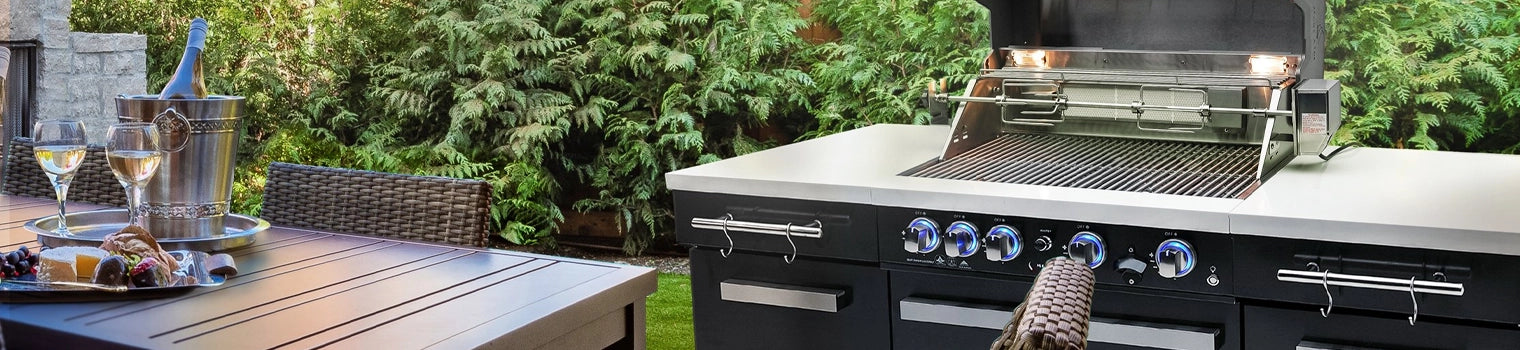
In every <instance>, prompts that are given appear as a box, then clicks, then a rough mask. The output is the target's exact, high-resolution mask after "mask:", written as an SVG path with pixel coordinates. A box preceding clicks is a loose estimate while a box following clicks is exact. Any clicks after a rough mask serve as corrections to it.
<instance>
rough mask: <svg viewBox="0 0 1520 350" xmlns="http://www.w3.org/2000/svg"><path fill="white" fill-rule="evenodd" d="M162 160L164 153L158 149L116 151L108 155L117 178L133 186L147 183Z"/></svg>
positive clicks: (107, 157) (112, 170) (107, 158)
mask: <svg viewBox="0 0 1520 350" xmlns="http://www.w3.org/2000/svg"><path fill="white" fill-rule="evenodd" d="M162 160H163V153H160V152H158V151H116V152H111V153H110V154H107V155H106V161H108V162H110V163H111V172H112V173H115V174H116V180H117V181H121V183H123V184H128V185H132V186H143V185H147V184H148V180H150V179H152V178H153V173H154V172H157V171H158V163H159V161H162Z"/></svg>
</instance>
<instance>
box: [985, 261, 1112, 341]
mask: <svg viewBox="0 0 1520 350" xmlns="http://www.w3.org/2000/svg"><path fill="white" fill-rule="evenodd" d="M1092 293H1093V271H1092V269H1091V268H1088V267H1087V265H1086V264H1082V263H1080V262H1077V261H1076V260H1071V259H1068V258H1065V257H1057V258H1055V259H1050V261H1047V262H1045V268H1044V269H1042V270H1040V275H1039V276H1038V277H1035V280H1034V286H1033V287H1030V288H1029V294H1028V295H1026V296H1025V297H1024V303H1023V304H1020V305H1019V307H1018V309H1015V310H1014V312H1013V320H1011V321H1009V322H1008V325H1007V326H1005V327H1003V335H1002V336H999V337H998V339H997V340H996V341H994V342H993V343H992V350H1006V349H1019V350H1031V349H1039V350H1047V349H1050V350H1055V349H1059V350H1075V349H1085V348H1087V321H1088V318H1089V317H1090V314H1091V312H1092Z"/></svg>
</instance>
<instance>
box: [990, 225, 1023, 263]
mask: <svg viewBox="0 0 1520 350" xmlns="http://www.w3.org/2000/svg"><path fill="white" fill-rule="evenodd" d="M1023 249H1024V242H1023V241H1021V240H1019V230H1018V229H1015V228H1013V227H1011V226H1008V225H997V226H993V227H992V229H991V230H987V260H992V261H1009V260H1013V258H1017V257H1019V252H1020V251H1022V250H1023Z"/></svg>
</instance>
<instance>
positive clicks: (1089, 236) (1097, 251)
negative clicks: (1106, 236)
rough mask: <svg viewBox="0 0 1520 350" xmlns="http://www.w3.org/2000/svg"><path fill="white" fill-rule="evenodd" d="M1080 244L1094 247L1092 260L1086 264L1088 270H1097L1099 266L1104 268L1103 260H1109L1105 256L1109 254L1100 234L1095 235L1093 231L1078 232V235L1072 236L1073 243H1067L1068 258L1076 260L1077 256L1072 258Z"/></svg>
mask: <svg viewBox="0 0 1520 350" xmlns="http://www.w3.org/2000/svg"><path fill="white" fill-rule="evenodd" d="M1078 242H1087V243H1089V244H1092V245H1093V254H1092V260H1091V261H1087V262H1085V263H1086V264H1087V267H1088V268H1093V269H1096V268H1098V267H1099V266H1103V260H1105V258H1107V257H1106V256H1105V255H1107V254H1108V252H1107V251H1106V250H1107V248H1106V247H1105V246H1104V244H1103V237H1102V236H1098V234H1096V233H1093V232H1092V231H1082V232H1077V234H1075V235H1072V236H1071V242H1068V243H1066V256H1067V257H1070V258H1073V259H1075V258H1076V257H1075V256H1072V254H1073V252H1072V250H1075V248H1077V243H1078Z"/></svg>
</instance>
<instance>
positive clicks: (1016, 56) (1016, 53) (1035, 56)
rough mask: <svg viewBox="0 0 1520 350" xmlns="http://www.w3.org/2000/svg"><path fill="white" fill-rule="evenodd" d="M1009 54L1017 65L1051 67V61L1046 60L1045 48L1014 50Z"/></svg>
mask: <svg viewBox="0 0 1520 350" xmlns="http://www.w3.org/2000/svg"><path fill="white" fill-rule="evenodd" d="M1009 56H1010V57H1009V58H1011V59H1012V61H1013V64H1014V65H1015V66H1019V67H1039V68H1050V61H1047V60H1045V50H1013V54H1011V55H1009Z"/></svg>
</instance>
